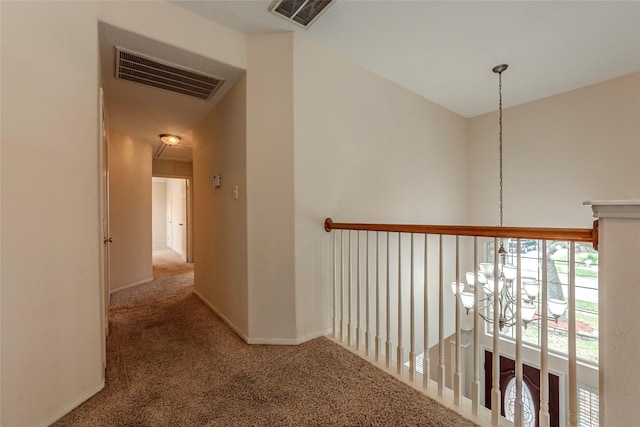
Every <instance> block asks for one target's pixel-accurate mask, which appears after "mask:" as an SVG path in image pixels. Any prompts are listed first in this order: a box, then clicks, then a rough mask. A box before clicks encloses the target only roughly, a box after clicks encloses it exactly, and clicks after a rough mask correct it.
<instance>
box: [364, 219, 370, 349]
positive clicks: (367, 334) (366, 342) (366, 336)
mask: <svg viewBox="0 0 640 427" xmlns="http://www.w3.org/2000/svg"><path fill="white" fill-rule="evenodd" d="M366 233H367V245H366V246H367V258H366V262H365V267H366V269H367V270H366V271H365V274H364V283H365V295H366V296H365V299H366V302H365V313H366V317H365V331H366V332H365V334H364V354H366V355H367V356H368V355H369V348H370V347H371V330H370V329H369V232H368V231H367V232H366Z"/></svg>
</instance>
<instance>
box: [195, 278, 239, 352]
mask: <svg viewBox="0 0 640 427" xmlns="http://www.w3.org/2000/svg"><path fill="white" fill-rule="evenodd" d="M193 293H194V294H196V296H197V297H198V298H200V301H202V302H203V303H205V305H206V306H207V307H209V308H210V309H211V311H213V312H214V313H215V314H216V315H217V316H218V317H219V318H221V319H222V320H223V321H224V323H226V324H227V325H229V327H230V328H231V329H233V331H234V332H235V333H236V334H238V336H239V337H240V338H242V339H243V340H244V341H245V342H246V343H248V344H251V343H249V341H248V338H247V335H246V334H245V333H244V332H242V331H241V330H240V329H239V328H238V327H237V326H236V325H234V324H233V322H232V321H231V320H229V319H228V318H227V317H226V316H225V315H224V314H222V313H220V311H219V310H218V309H217V308H215V307H214V306H213V304H211V303H210V302H209V301H207V299H206V298H205V297H203V296H202V295H201V294H200V292H198V291H197V290H195V289H194V290H193Z"/></svg>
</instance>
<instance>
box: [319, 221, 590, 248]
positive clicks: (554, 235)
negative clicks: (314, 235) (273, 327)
mask: <svg viewBox="0 0 640 427" xmlns="http://www.w3.org/2000/svg"><path fill="white" fill-rule="evenodd" d="M324 229H325V230H326V231H327V232H329V231H331V230H360V231H388V232H393V233H420V234H442V235H448V236H478V237H498V238H519V239H537V240H564V241H571V242H589V243H592V244H593V247H594V248H595V249H598V221H597V220H596V221H594V222H593V228H542V227H484V226H473V225H415V224H358V223H346V222H333V220H332V219H331V218H327V219H326V220H325V221H324Z"/></svg>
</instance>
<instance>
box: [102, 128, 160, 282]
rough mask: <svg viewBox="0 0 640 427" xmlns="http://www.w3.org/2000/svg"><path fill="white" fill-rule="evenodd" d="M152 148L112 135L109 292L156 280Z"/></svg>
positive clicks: (129, 138) (148, 145) (110, 155)
mask: <svg viewBox="0 0 640 427" xmlns="http://www.w3.org/2000/svg"><path fill="white" fill-rule="evenodd" d="M151 156H152V153H151V145H150V144H148V143H146V142H141V141H137V140H135V139H133V138H131V137H129V136H126V135H121V134H118V133H115V132H112V133H110V134H109V227H110V232H111V237H112V238H113V243H111V247H110V249H111V252H110V256H111V258H110V269H109V272H110V278H111V283H110V291H111V292H114V291H117V290H118V289H124V288H126V287H128V286H132V285H135V284H139V283H143V282H145V281H149V280H152V279H153V267H152V261H151V246H152V244H151V236H152V231H151V228H152V227H151Z"/></svg>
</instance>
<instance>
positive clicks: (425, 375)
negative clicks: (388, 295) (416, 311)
mask: <svg viewBox="0 0 640 427" xmlns="http://www.w3.org/2000/svg"><path fill="white" fill-rule="evenodd" d="M428 247H429V235H428V234H425V235H424V283H423V290H424V354H423V358H422V386H423V387H424V388H429V386H430V384H429V378H430V377H431V375H430V374H429V370H430V369H431V364H430V363H429V362H430V357H429V286H428V283H429V280H428V277H429V263H428V261H429V250H428Z"/></svg>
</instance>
